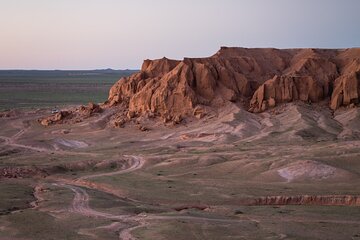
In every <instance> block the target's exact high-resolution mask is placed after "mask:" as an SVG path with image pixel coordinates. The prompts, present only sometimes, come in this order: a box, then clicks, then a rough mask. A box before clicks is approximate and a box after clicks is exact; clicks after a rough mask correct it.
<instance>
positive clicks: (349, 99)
mask: <svg viewBox="0 0 360 240" xmlns="http://www.w3.org/2000/svg"><path fill="white" fill-rule="evenodd" d="M359 72H360V50H359V49H344V50H323V49H285V50H279V49H246V48H227V47H222V48H221V49H220V51H218V52H217V53H216V54H215V55H213V56H211V57H207V58H185V59H184V60H182V61H176V60H170V59H167V58H163V59H159V60H153V61H151V60H145V61H144V63H143V66H142V68H141V71H140V72H139V73H137V74H134V75H132V76H130V77H126V78H122V79H120V80H119V81H118V82H117V83H116V84H115V85H114V86H113V87H112V88H111V90H110V94H109V98H108V101H107V103H106V104H107V106H114V105H123V106H125V107H126V108H127V109H128V113H127V116H128V117H129V118H133V117H137V116H139V115H144V114H149V113H151V114H153V115H155V116H160V117H162V118H163V119H164V121H175V120H179V119H182V118H184V117H186V116H191V115H193V116H197V117H198V118H201V117H203V116H205V114H206V111H205V110H204V109H205V108H206V107H215V108H221V106H223V105H224V104H225V103H226V102H229V101H230V102H236V103H239V104H241V105H242V106H243V107H246V108H248V109H249V111H252V112H261V111H265V110H266V109H268V108H271V107H275V106H276V105H278V104H279V103H283V102H291V101H296V100H301V101H306V102H314V103H316V102H319V101H322V100H325V99H328V98H329V99H330V107H331V108H332V109H334V110H336V109H337V108H339V107H341V106H347V105H350V104H352V103H353V104H357V103H358V101H359V96H360V95H359V91H360V90H359V86H360V85H359V84H358V81H359V79H360V78H359Z"/></svg>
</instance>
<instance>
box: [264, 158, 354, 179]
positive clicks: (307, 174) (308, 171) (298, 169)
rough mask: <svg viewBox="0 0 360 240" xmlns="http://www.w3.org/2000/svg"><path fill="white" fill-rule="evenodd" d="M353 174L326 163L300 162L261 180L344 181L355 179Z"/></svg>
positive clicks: (275, 171)
mask: <svg viewBox="0 0 360 240" xmlns="http://www.w3.org/2000/svg"><path fill="white" fill-rule="evenodd" d="M353 177H354V176H353V174H352V173H350V172H348V171H346V170H343V169H340V168H336V167H333V166H330V165H327V164H324V163H320V162H316V161H311V160H306V161H304V160H300V161H296V162H293V163H290V164H287V165H285V166H282V167H279V168H276V169H272V170H269V171H266V172H264V173H262V174H261V177H260V178H261V179H267V180H269V181H286V182H304V181H305V182H308V181H311V182H313V181H342V180H349V179H351V178H353Z"/></svg>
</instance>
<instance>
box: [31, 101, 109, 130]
mask: <svg viewBox="0 0 360 240" xmlns="http://www.w3.org/2000/svg"><path fill="white" fill-rule="evenodd" d="M102 110H103V109H102V108H101V107H100V106H99V105H97V104H94V103H92V102H90V103H89V104H88V106H80V107H79V108H76V109H72V110H68V111H60V112H58V113H55V114H53V115H51V116H48V117H44V118H40V119H38V122H39V123H40V124H41V125H43V126H50V125H53V124H57V123H78V122H81V121H82V120H83V119H84V118H89V117H91V116H92V115H93V114H95V113H101V112H102Z"/></svg>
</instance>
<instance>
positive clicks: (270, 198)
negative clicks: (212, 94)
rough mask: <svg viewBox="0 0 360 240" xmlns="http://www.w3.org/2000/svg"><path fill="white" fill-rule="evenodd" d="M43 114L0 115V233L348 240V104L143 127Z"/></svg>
mask: <svg viewBox="0 0 360 240" xmlns="http://www.w3.org/2000/svg"><path fill="white" fill-rule="evenodd" d="M324 105H327V104H326V103H324ZM44 111H45V110H42V111H34V112H29V111H27V112H25V111H24V112H11V114H8V116H6V117H3V118H0V164H1V166H0V173H1V176H0V180H1V181H0V239H19V240H20V239H360V230H359V229H360V184H359V183H360V178H359V174H360V162H359V159H360V148H359V146H360V140H359V136H360V131H359V130H360V128H359V126H360V125H359V123H360V119H359V108H353V109H347V110H346V111H345V110H341V109H339V110H338V111H336V113H335V114H333V113H332V112H331V111H330V109H328V108H327V107H326V106H321V104H320V105H316V106H314V105H309V104H305V103H299V102H294V103H289V104H284V105H281V106H279V107H278V108H277V109H276V112H275V111H267V112H263V113H259V114H254V113H249V112H247V111H244V110H241V109H240V108H238V107H237V106H236V105H235V104H231V103H229V104H228V105H226V106H225V107H223V108H222V109H221V112H215V111H213V112H211V113H209V114H208V115H207V116H206V117H204V118H202V119H201V120H193V121H192V120H191V119H190V120H187V121H186V122H184V123H182V124H180V125H171V124H169V125H167V126H166V125H164V124H163V123H162V122H161V123H160V122H158V121H157V120H154V119H148V120H146V121H145V122H143V123H142V124H143V125H144V126H145V127H146V129H149V131H140V130H139V127H138V126H137V124H136V120H134V119H133V120H132V121H131V122H130V123H128V124H127V126H126V127H125V128H113V127H111V126H109V124H108V119H107V118H108V117H109V116H111V114H113V112H116V111H117V110H116V108H110V109H105V112H103V113H101V114H94V116H92V117H91V118H88V119H86V120H85V121H83V122H81V123H77V124H71V125H67V124H62V125H53V126H50V127H43V126H41V125H40V124H39V123H38V122H37V121H36V120H37V119H38V118H39V117H41V116H43V115H44V114H45V112H44ZM142 130H144V128H142Z"/></svg>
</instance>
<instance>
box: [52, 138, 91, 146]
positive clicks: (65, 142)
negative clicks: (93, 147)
mask: <svg viewBox="0 0 360 240" xmlns="http://www.w3.org/2000/svg"><path fill="white" fill-rule="evenodd" d="M88 146H89V144H87V143H86V142H82V141H77V140H68V139H63V138H58V139H55V148H63V147H67V148H86V147H88Z"/></svg>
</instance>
